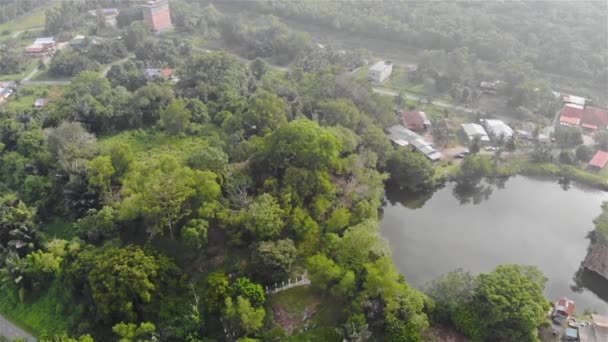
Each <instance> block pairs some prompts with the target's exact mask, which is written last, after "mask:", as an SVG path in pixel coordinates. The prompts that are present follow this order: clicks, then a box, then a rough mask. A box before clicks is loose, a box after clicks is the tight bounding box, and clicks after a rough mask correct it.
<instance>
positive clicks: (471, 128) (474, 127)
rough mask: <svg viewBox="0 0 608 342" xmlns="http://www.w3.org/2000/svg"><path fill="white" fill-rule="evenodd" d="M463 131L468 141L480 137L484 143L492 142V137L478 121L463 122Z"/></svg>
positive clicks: (480, 140)
mask: <svg viewBox="0 0 608 342" xmlns="http://www.w3.org/2000/svg"><path fill="white" fill-rule="evenodd" d="M460 126H461V127H462V132H463V133H464V138H465V140H466V141H467V143H469V144H470V143H471V142H473V140H475V139H479V142H480V143H482V144H487V143H489V142H490V137H489V136H488V133H486V130H485V129H484V128H483V127H482V126H481V125H478V124H476V123H466V124H461V125H460Z"/></svg>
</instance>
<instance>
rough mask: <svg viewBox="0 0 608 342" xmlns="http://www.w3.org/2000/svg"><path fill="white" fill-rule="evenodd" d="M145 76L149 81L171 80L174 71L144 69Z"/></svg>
mask: <svg viewBox="0 0 608 342" xmlns="http://www.w3.org/2000/svg"><path fill="white" fill-rule="evenodd" d="M144 76H145V77H146V78H148V79H158V78H165V79H171V78H172V77H173V69H168V68H165V69H144Z"/></svg>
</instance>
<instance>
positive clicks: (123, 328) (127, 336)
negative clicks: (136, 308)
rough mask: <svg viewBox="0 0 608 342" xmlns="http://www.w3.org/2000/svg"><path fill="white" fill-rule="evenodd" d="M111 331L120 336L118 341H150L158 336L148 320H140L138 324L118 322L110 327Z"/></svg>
mask: <svg viewBox="0 0 608 342" xmlns="http://www.w3.org/2000/svg"><path fill="white" fill-rule="evenodd" d="M112 331H113V332H114V333H115V334H116V335H118V336H119V337H120V338H119V339H118V342H152V341H156V340H157V338H158V336H157V335H156V327H155V326H154V324H152V323H150V322H142V323H140V324H139V326H137V324H133V323H125V322H120V323H118V324H116V325H115V326H113V327H112Z"/></svg>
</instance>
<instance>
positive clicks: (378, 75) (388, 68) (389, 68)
mask: <svg viewBox="0 0 608 342" xmlns="http://www.w3.org/2000/svg"><path fill="white" fill-rule="evenodd" d="M392 72H393V63H392V62H391V61H380V62H378V63H376V64H374V65H372V67H371V68H369V72H368V73H367V78H368V79H369V80H371V81H372V82H374V83H377V84H380V83H384V81H386V80H387V79H388V78H389V77H390V76H391V73H392Z"/></svg>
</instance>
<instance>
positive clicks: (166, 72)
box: [160, 69, 173, 77]
mask: <svg viewBox="0 0 608 342" xmlns="http://www.w3.org/2000/svg"><path fill="white" fill-rule="evenodd" d="M160 73H161V74H162V75H163V76H165V77H171V76H173V69H162V70H161V71H160Z"/></svg>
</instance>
